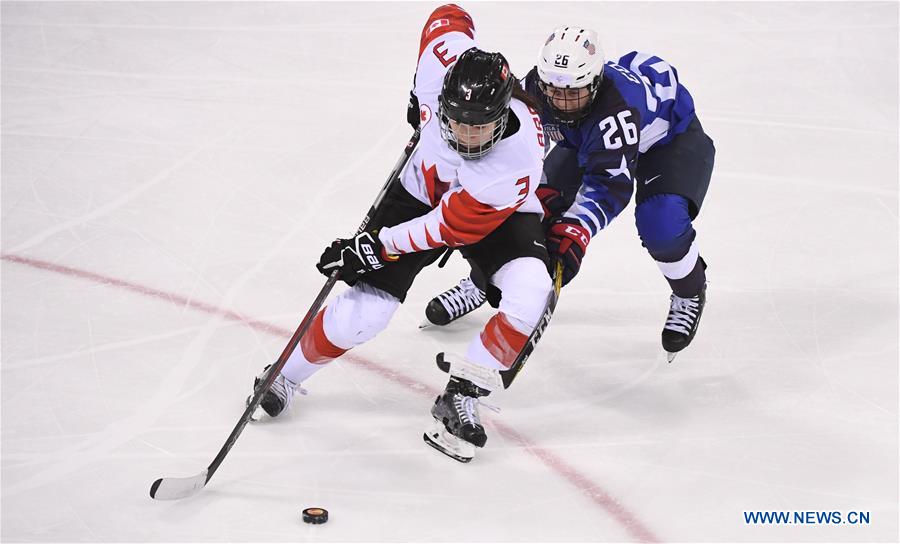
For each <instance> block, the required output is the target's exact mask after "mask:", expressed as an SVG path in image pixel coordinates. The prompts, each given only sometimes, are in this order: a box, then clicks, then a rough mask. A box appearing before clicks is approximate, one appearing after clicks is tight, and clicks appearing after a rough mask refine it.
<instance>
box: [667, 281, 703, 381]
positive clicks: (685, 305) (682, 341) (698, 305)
mask: <svg viewBox="0 0 900 544" xmlns="http://www.w3.org/2000/svg"><path fill="white" fill-rule="evenodd" d="M705 305H706V285H704V286H703V290H702V291H700V294H699V295H697V296H694V297H690V298H681V297H679V296H678V295H676V294H675V293H672V296H671V305H670V307H669V317H668V319H666V325H665V327H663V331H662V345H663V349H664V350H666V358H667V359H668V360H669V362H670V363H671V362H672V361H674V360H675V356H676V355H678V352H679V351H681V350H683V349H684V348H686V347H688V346H689V345H690V344H691V341H692V340H693V339H694V335H695V334H696V333H697V327H698V326H699V325H700V316H702V315H703V307H704V306H705Z"/></svg>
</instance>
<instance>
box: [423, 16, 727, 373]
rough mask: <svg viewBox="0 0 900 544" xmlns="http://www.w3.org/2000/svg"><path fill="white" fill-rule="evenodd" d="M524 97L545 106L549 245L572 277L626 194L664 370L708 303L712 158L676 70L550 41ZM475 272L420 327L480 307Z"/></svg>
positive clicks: (570, 36)
mask: <svg viewBox="0 0 900 544" xmlns="http://www.w3.org/2000/svg"><path fill="white" fill-rule="evenodd" d="M525 85H526V90H527V91H528V92H529V94H531V95H532V96H534V97H536V98H538V99H539V100H541V101H542V103H543V106H544V107H543V111H542V112H541V121H542V122H543V124H544V131H545V134H547V135H548V137H549V138H550V139H551V140H553V141H554V142H555V143H556V145H555V146H554V147H553V149H552V150H551V151H550V153H549V154H548V156H547V157H546V158H545V161H544V173H545V175H546V178H547V179H546V182H544V183H542V185H541V186H540V187H539V189H538V195H539V197H540V198H541V201H542V203H543V205H544V213H545V217H544V221H545V226H546V228H547V246H548V250H549V251H550V253H551V255H553V254H557V255H559V257H560V258H561V259H562V260H563V263H564V266H565V269H564V270H565V271H564V275H563V283H564V284H567V283H569V282H570V281H572V279H573V278H574V277H575V275H576V274H577V273H578V270H579V268H580V266H581V263H582V260H583V258H584V256H585V252H586V251H587V246H588V244H589V243H590V240H591V239H592V238H593V237H594V236H596V235H597V233H599V232H600V231H601V230H603V229H604V228H606V227H607V225H609V224H610V222H612V220H613V219H615V218H616V217H617V216H618V215H619V214H620V213H621V212H622V210H624V209H625V207H626V206H627V205H628V202H629V201H630V200H631V197H632V194H633V193H636V198H635V201H636V205H635V213H634V215H635V222H636V224H637V230H638V234H639V235H640V238H641V241H642V242H643V246H644V247H645V248H646V249H647V251H648V253H650V256H651V257H652V258H653V259H654V260H655V261H656V264H657V265H658V267H659V269H660V271H661V272H662V274H663V276H664V277H665V279H666V281H667V282H668V283H669V286H670V287H671V289H672V295H671V297H670V304H669V313H668V317H667V319H666V323H665V326H664V328H663V331H662V345H663V349H665V351H666V352H668V354H669V360H670V361H671V360H672V359H673V358H674V356H675V354H676V353H678V352H679V351H681V350H683V349H684V348H686V347H687V346H688V345H689V344H690V343H691V341H692V340H693V338H694V335H695V333H696V332H697V327H698V325H699V322H700V316H701V314H702V312H703V307H704V304H705V302H706V263H705V262H704V260H703V258H702V257H700V253H699V247H698V243H697V240H696V237H697V233H696V231H695V230H694V227H693V223H692V222H693V220H694V219H695V218H696V217H697V214H698V213H699V211H700V208H701V206H702V204H703V199H704V197H705V195H706V191H707V188H708V187H709V181H710V177H711V175H712V168H713V160H714V156H715V148H714V146H713V143H712V140H711V139H710V138H709V137H708V136H707V135H706V134H705V133H704V132H703V128H702V126H701V125H700V121H699V120H698V119H697V115H696V113H695V111H694V101H693V98H692V97H691V95H690V93H689V92H688V90H687V89H686V88H685V87H684V86H683V85H682V84H681V82H680V81H679V79H678V73H677V71H676V70H675V68H674V67H672V66H670V65H669V64H668V63H667V62H665V61H664V60H662V59H661V58H659V57H656V56H653V55H648V54H645V53H639V52H631V53H628V54H627V55H625V56H623V57H621V58H620V59H618V60H617V61H614V62H613V61H610V62H606V60H605V57H604V54H603V50H602V49H601V47H600V44H599V39H598V36H597V33H596V32H595V31H592V30H588V29H584V28H580V27H575V26H568V27H561V28H558V29H556V30H554V31H553V33H552V34H551V35H550V36H549V37H548V38H547V40H546V43H545V44H544V46H543V47H542V48H541V51H540V54H539V58H538V63H537V66H536V67H535V68H534V69H532V70H531V72H529V74H528V75H527V77H526V78H525ZM482 285H483V283H482V282H481V281H480V277H479V274H478V270H477V269H473V271H472V275H471V279H469V278H466V279H464V280H463V281H462V282H460V284H459V285H458V286H456V287H454V288H451V289H449V290H448V291H446V292H444V293H442V294H441V295H438V296H437V297H435V298H434V299H433V300H432V301H431V302H430V303H429V305H428V307H427V308H426V317H427V319H428V320H429V321H430V322H431V323H434V324H438V325H443V324H446V323H449V322H450V321H453V320H454V319H458V318H459V317H460V316H462V315H465V314H466V313H469V312H470V311H472V310H473V309H475V308H477V307H478V306H479V305H481V304H483V303H484V300H485V294H484V291H483V290H482V289H481V288H480V286H482Z"/></svg>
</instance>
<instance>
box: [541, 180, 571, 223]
mask: <svg viewBox="0 0 900 544" xmlns="http://www.w3.org/2000/svg"><path fill="white" fill-rule="evenodd" d="M535 194H536V195H537V197H538V200H540V201H541V207H542V208H544V221H547V220H549V219H555V218H557V217H559V216H560V215H562V214H563V212H564V211H566V203H565V200H564V199H563V197H562V194H561V193H560V192H559V191H558V190H557V189H554V188H553V187H550V186H549V185H540V186H538V188H537V190H536V191H535Z"/></svg>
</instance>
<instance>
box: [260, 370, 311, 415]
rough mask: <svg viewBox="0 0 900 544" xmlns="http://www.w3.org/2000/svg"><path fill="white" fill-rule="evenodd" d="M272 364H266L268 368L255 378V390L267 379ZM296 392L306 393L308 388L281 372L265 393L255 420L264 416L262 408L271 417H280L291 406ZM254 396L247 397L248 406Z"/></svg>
mask: <svg viewBox="0 0 900 544" xmlns="http://www.w3.org/2000/svg"><path fill="white" fill-rule="evenodd" d="M271 366H272V365H266V368H264V369H263V371H262V372H261V373H260V374H259V376H257V377H256V378H254V379H253V390H254V391H255V390H256V388H257V386H259V383H260V382H261V381H262V380H263V379H265V376H266V373H267V372H268V371H269V367H271ZM295 393H300V394H303V395H305V394H306V390H305V389H303V388H302V387H300V384H298V383H294V382H292V381H291V380H289V379H287V378H285V377H284V376H282V375H281V374H280V373H279V374H278V376H277V377H276V378H275V381H274V382H272V386H271V387H269V390H268V391H266V392H265V394H264V395H263V398H262V401H260V403H259V406H258V407H257V409H256V411H255V412H254V413H253V421H257V420H258V419H259V418H260V417H261V416H262V414H261V413H260V409H262V411H263V412H265V413H267V414H268V415H269V417H278V416H279V415H281V414H282V412H284V411H285V410H286V409H288V408H289V407H290V406H291V402H292V401H293V398H294V394H295ZM252 398H253V395H250V396H249V397H247V405H248V406H249V405H250V400H251V399H252Z"/></svg>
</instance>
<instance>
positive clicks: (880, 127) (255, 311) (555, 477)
mask: <svg viewBox="0 0 900 544" xmlns="http://www.w3.org/2000/svg"><path fill="white" fill-rule="evenodd" d="M437 5H438V4H437V3H412V4H409V3H361V4H350V3H329V4H316V3H256V2H253V3H250V2H247V3H212V2H204V3H156V2H147V3H124V2H121V3H120V2H114V3H75V2H66V3H40V2H25V3H20V2H6V1H4V2H3V3H2V6H0V7H2V252H3V261H2V540H3V541H4V542H7V541H8V542H13V541H67V542H81V541H93V542H109V541H233V542H244V541H502V542H512V541H539V542H544V541H705V542H713V541H766V542H769V541H804V542H805V541H866V542H867V541H896V540H897V538H898V441H897V437H898V376H897V374H898V215H897V214H898V103H897V96H898V68H897V67H898V23H897V21H898V4H897V3H857V2H852V3H821V4H817V3H719V2H717V3H691V4H682V3H615V2H604V3H577V4H564V3H553V4H550V3H527V4H526V3H504V4H495V3H472V4H463V7H465V8H467V9H468V10H469V11H470V13H471V15H472V17H473V18H474V21H475V25H476V29H477V32H478V38H479V40H480V43H481V45H482V47H484V48H486V49H492V50H501V51H502V52H504V54H505V55H506V56H507V57H508V58H509V59H510V61H511V63H512V67H513V69H514V71H515V72H516V73H517V74H518V75H520V76H523V75H524V74H525V72H526V71H527V70H528V69H529V68H530V66H531V65H532V64H533V63H534V61H535V58H536V52H537V50H538V48H539V46H540V45H541V44H542V43H543V41H544V39H545V38H546V36H547V35H548V34H549V32H550V31H551V30H552V29H553V27H554V26H556V25H558V24H563V23H569V24H581V25H584V26H588V27H594V28H596V29H598V30H599V31H600V34H601V37H602V40H603V45H604V47H605V49H606V51H607V56H608V57H610V58H617V57H618V56H619V55H622V54H625V53H627V52H628V51H630V50H632V49H635V50H641V51H647V52H652V53H655V54H657V55H659V56H661V57H662V58H664V59H665V60H667V61H669V62H670V63H671V64H672V65H674V66H675V67H676V68H677V69H678V71H679V75H680V78H681V79H682V81H683V82H684V84H685V85H686V86H687V87H688V88H689V89H690V91H691V93H692V94H693V96H694V98H695V101H696V104H697V110H698V115H699V117H700V119H701V121H702V122H703V124H704V127H705V128H706V130H707V132H708V133H709V134H710V136H711V137H712V138H713V139H714V140H715V143H716V147H717V149H718V155H717V157H716V169H715V172H714V174H713V181H712V184H711V187H710V191H709V194H708V196H707V199H706V203H705V207H704V209H703V212H702V213H701V215H700V217H699V218H698V220H697V221H696V223H695V226H696V228H697V230H698V232H699V237H698V241H699V244H700V247H701V250H702V254H703V255H704V257H705V259H706V260H707V262H708V263H709V270H708V275H709V279H710V287H709V293H708V297H709V303H708V305H707V309H706V313H705V314H704V317H703V323H702V324H701V327H700V331H699V334H698V336H697V339H696V341H695V343H694V344H693V345H692V346H691V347H690V348H689V350H687V351H685V352H684V353H682V354H681V355H680V356H679V358H678V359H677V360H676V361H675V363H673V364H671V365H669V364H666V363H665V359H664V356H663V354H662V351H661V349H660V346H659V332H660V329H661V327H662V325H663V322H664V320H665V315H666V311H667V308H668V295H669V291H668V286H667V285H666V283H665V282H664V281H663V279H662V277H661V275H660V273H659V271H658V269H657V268H656V266H655V264H654V263H653V261H652V260H651V259H650V257H649V256H648V255H647V254H646V252H645V250H644V249H643V248H642V247H641V244H640V240H639V239H638V236H637V232H636V229H635V226H634V217H633V204H632V205H631V206H629V208H628V209H626V211H625V212H623V214H622V215H621V216H620V217H619V219H618V220H617V221H615V222H614V223H613V224H612V225H611V226H610V228H609V229H608V230H607V231H605V232H603V233H602V234H601V235H598V236H597V237H596V238H595V240H594V241H593V242H592V244H591V247H590V248H589V251H588V257H587V259H586V260H585V265H584V267H583V268H582V272H581V274H580V275H579V277H578V278H577V279H576V280H575V281H574V282H573V283H572V284H571V285H570V286H568V287H567V288H566V289H564V291H563V294H562V298H561V300H560V303H559V306H558V309H557V313H556V315H555V316H554V318H553V322H552V324H551V326H550V329H549V331H548V333H547V335H546V336H545V338H544V340H543V341H542V343H541V344H540V346H539V347H538V349H537V351H536V352H535V354H534V356H533V357H532V358H531V359H530V361H529V363H528V365H527V367H526V369H525V371H524V372H523V373H522V375H520V377H519V380H518V381H517V382H516V383H515V385H514V386H513V388H511V389H510V390H509V391H507V392H505V393H500V394H495V395H493V396H492V397H491V401H492V402H494V403H496V404H499V405H500V406H501V407H502V409H503V411H502V412H501V413H500V414H494V413H491V412H487V413H486V415H485V416H484V417H485V419H486V421H487V428H488V434H489V440H488V444H487V447H486V448H485V449H484V450H482V451H479V453H478V456H477V457H476V459H475V460H474V461H473V462H472V463H470V464H469V465H463V464H459V463H456V462H454V461H452V460H450V459H449V458H446V457H444V456H442V455H440V454H439V453H437V452H435V451H434V450H432V449H430V448H428V447H427V446H426V445H425V444H424V443H423V442H422V431H423V429H424V428H425V426H426V424H427V423H428V421H429V420H430V416H429V413H428V411H429V408H430V405H431V402H432V401H433V395H434V394H436V392H437V391H439V390H440V389H441V388H442V387H443V385H444V383H445V381H446V375H444V374H443V373H441V372H439V371H438V370H437V368H436V367H435V365H434V362H433V358H434V355H435V353H437V352H438V351H442V350H446V351H450V352H461V351H462V350H464V348H465V346H466V344H467V343H468V341H469V339H470V338H471V336H472V335H473V334H475V333H476V332H477V331H478V330H479V329H480V327H481V326H482V324H483V323H484V322H485V321H486V320H487V318H488V317H489V316H490V314H491V312H488V311H487V310H480V311H479V312H477V313H475V314H472V315H471V316H468V317H467V318H465V319H463V320H462V321H460V322H458V323H456V324H455V325H453V326H452V327H450V328H448V329H445V330H426V331H419V330H418V329H417V325H418V323H419V322H420V320H421V319H422V316H423V309H424V306H425V303H426V302H427V301H428V299H429V298H430V297H431V296H433V295H434V294H436V293H437V292H439V291H442V290H443V289H445V288H447V287H449V286H450V285H452V284H453V283H455V282H456V281H457V280H458V279H459V277H461V275H462V274H463V273H464V271H465V270H466V268H465V267H464V264H463V262H462V260H461V259H459V257H454V258H453V259H452V260H451V261H450V264H449V265H448V267H447V268H445V269H442V270H441V269H437V268H433V269H428V270H426V271H425V272H424V273H423V274H422V275H421V276H420V278H419V280H418V282H417V284H416V285H415V286H414V288H413V290H412V292H411V293H410V296H409V299H408V301H407V303H406V304H405V305H404V306H403V307H402V308H401V310H400V311H399V312H398V313H397V315H396V317H395V319H394V321H393V322H392V324H391V325H390V327H389V328H388V329H387V330H386V331H385V332H384V333H383V334H382V335H381V336H379V337H378V338H376V339H375V340H374V341H372V342H370V343H369V344H366V345H364V346H362V347H360V348H358V349H356V350H354V351H353V352H351V354H348V356H346V357H344V358H343V359H341V360H339V361H338V362H335V363H333V364H332V366H331V368H328V369H325V370H323V371H322V372H320V373H319V374H317V375H316V376H315V377H313V378H312V379H310V380H309V381H308V382H307V383H306V384H305V386H306V387H307V388H308V389H309V390H310V395H309V396H306V397H301V398H299V400H298V402H296V403H295V405H294V409H293V411H292V412H291V413H290V414H289V415H288V416H287V417H285V418H283V420H280V421H274V422H273V421H270V422H265V423H260V424H255V425H252V426H250V427H248V428H247V429H246V430H245V432H244V434H243V435H242V436H241V437H240V439H239V440H238V442H237V445H236V446H235V448H234V449H233V450H232V452H231V453H230V455H229V456H228V458H227V459H226V460H225V462H224V464H223V465H222V467H221V468H220V470H219V471H218V473H217V474H216V475H215V477H214V478H213V479H212V481H211V482H210V484H209V485H208V486H207V488H206V489H205V490H204V491H203V492H202V493H200V494H199V495H197V496H195V497H193V498H191V499H188V500H184V501H180V502H168V503H164V502H157V501H153V500H151V499H150V497H149V496H148V490H149V486H150V483H151V482H152V481H153V480H154V479H156V478H157V477H160V476H188V475H192V474H195V473H197V472H199V471H200V470H201V469H202V468H204V467H205V466H206V465H207V464H208V463H209V462H210V460H211V459H212V457H213V456H214V455H215V453H216V451H217V450H218V448H219V447H220V446H221V445H222V443H223V442H224V440H225V437H226V436H227V435H228V433H229V432H230V430H231V428H232V427H233V425H234V424H235V422H236V420H237V418H238V417H239V415H240V413H241V411H242V409H243V402H244V398H245V397H246V396H247V395H248V394H249V392H250V389H251V382H252V377H253V376H254V375H255V374H256V373H257V372H259V370H260V369H261V368H262V367H263V366H264V365H265V364H267V363H269V362H271V361H273V360H274V359H275V358H276V357H277V356H278V354H279V353H280V352H281V350H282V348H283V347H284V344H285V342H286V340H287V338H288V337H289V336H290V334H291V332H292V331H293V329H294V328H295V327H296V325H297V323H298V322H299V319H300V318H301V317H302V316H303V314H304V313H305V312H306V310H307V308H308V307H309V304H310V303H311V302H312V299H313V297H314V296H315V294H316V293H317V292H318V289H319V287H320V286H321V285H322V284H323V283H324V278H323V277H322V276H320V275H319V274H318V273H317V272H316V270H315V269H314V267H313V263H314V262H315V260H316V259H317V258H318V255H319V253H320V251H321V249H322V248H323V247H324V246H325V245H326V244H327V243H328V242H329V241H330V240H331V239H333V238H335V237H337V236H347V235H349V234H351V233H352V232H353V231H354V229H355V228H356V227H357V226H358V224H359V222H360V220H361V219H362V216H363V214H364V213H365V211H366V210H367V208H368V207H369V205H370V203H371V201H372V199H373V198H374V197H375V194H376V193H377V191H378V189H379V188H380V186H381V184H382V183H383V181H384V177H385V176H386V175H387V173H388V172H389V170H390V168H391V166H392V165H393V163H394V161H395V160H396V158H397V156H398V154H399V153H400V150H401V148H402V146H403V145H404V143H405V142H406V140H407V138H408V136H409V133H410V129H409V127H408V126H407V125H406V124H405V109H406V99H407V91H408V90H409V86H410V83H411V81H412V76H413V70H414V67H415V63H416V53H417V50H418V38H419V33H420V30H421V27H422V25H423V23H424V21H425V19H426V17H427V16H428V14H429V13H430V12H431V10H432V9H434V8H435V7H436V6H437ZM342 289H343V288H342V287H339V288H338V289H337V290H336V291H335V292H339V291H341V290H342ZM307 506H323V507H325V508H327V509H329V510H330V512H331V520H330V521H329V523H328V524H326V525H324V526H318V527H314V526H307V525H304V524H303V523H302V522H301V521H300V519H299V517H300V510H301V509H302V508H304V507H307ZM756 510H760V511H790V512H793V511H839V512H842V513H844V515H845V517H844V519H846V514H847V513H848V512H851V511H862V512H869V513H870V523H868V524H840V525H829V524H810V525H806V524H803V525H798V524H790V525H772V524H769V525H753V524H748V523H746V522H745V520H744V514H743V513H744V512H745V511H756Z"/></svg>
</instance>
